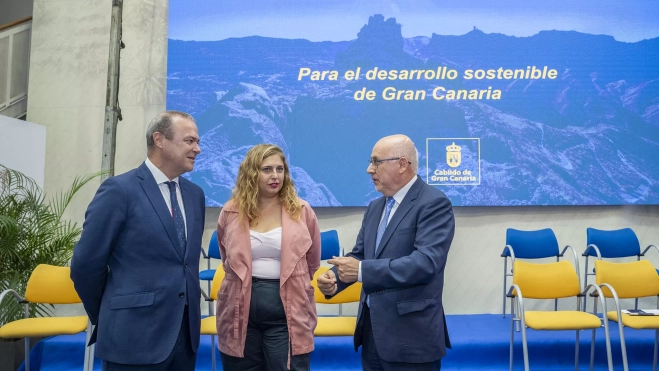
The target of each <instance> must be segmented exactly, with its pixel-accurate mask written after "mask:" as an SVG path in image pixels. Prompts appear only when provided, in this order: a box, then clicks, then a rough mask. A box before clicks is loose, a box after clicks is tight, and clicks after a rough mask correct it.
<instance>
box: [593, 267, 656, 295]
mask: <svg viewBox="0 0 659 371" xmlns="http://www.w3.org/2000/svg"><path fill="white" fill-rule="evenodd" d="M595 277H596V281H597V284H598V285H600V284H602V283H608V284H609V285H611V286H613V288H614V289H615V290H616V293H617V294H618V297H619V298H621V299H629V298H642V297H646V296H655V295H659V274H657V271H656V270H655V269H654V266H653V265H652V263H650V262H649V261H647V260H640V261H635V262H629V263H613V262H608V261H604V260H595ZM602 292H603V293H604V296H606V297H607V298H610V297H612V296H613V295H612V294H611V290H609V289H608V288H607V287H602Z"/></svg>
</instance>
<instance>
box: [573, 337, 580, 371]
mask: <svg viewBox="0 0 659 371" xmlns="http://www.w3.org/2000/svg"><path fill="white" fill-rule="evenodd" d="M576 333H577V339H576V341H575V343H574V371H579V330H577V331H576Z"/></svg>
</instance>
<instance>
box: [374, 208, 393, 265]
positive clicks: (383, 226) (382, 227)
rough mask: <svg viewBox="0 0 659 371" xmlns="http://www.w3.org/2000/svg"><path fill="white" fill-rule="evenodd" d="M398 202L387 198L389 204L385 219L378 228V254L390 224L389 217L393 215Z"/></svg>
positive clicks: (376, 246)
mask: <svg viewBox="0 0 659 371" xmlns="http://www.w3.org/2000/svg"><path fill="white" fill-rule="evenodd" d="M395 202H396V200H394V198H393V197H387V204H386V208H385V210H384V218H382V220H381V221H380V225H379V226H378V234H377V237H376V239H375V252H376V253H377V252H378V248H380V240H381V239H382V236H383V235H384V231H385V229H387V224H389V215H390V214H391V209H392V208H393V207H394V203H395Z"/></svg>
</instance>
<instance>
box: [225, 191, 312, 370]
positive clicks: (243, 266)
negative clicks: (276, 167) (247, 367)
mask: <svg viewBox="0 0 659 371" xmlns="http://www.w3.org/2000/svg"><path fill="white" fill-rule="evenodd" d="M300 202H301V203H302V211H301V217H300V221H296V220H294V219H292V218H291V217H290V216H289V215H288V213H287V212H286V210H285V209H284V208H283V207H282V220H281V224H282V237H281V245H282V249H281V273H280V281H281V283H280V285H281V286H280V295H281V300H282V303H284V310H285V312H286V319H287V323H288V334H289V341H290V344H291V348H292V353H293V355H299V354H305V353H309V352H311V351H312V350H313V349H314V343H313V340H314V338H313V332H314V329H315V328H316V322H317V319H316V302H315V300H314V290H313V287H311V284H310V282H311V279H312V278H313V275H314V273H315V272H316V270H317V269H318V267H319V266H320V231H319V228H318V221H317V220H316V214H315V213H314V212H313V210H312V209H311V207H310V206H309V204H308V203H307V202H305V201H303V200H300ZM237 218H238V208H237V207H236V206H235V205H234V204H233V202H231V201H229V202H227V204H226V205H224V207H223V208H222V212H221V213H220V218H219V220H218V222H217V239H218V241H220V252H221V253H222V263H223V266H224V270H225V272H226V275H225V277H224V281H222V286H221V287H220V291H219V292H218V295H217V308H216V309H217V310H216V313H217V314H216V323H217V339H218V346H219V348H220V351H222V352H223V353H225V354H228V355H231V356H234V357H244V351H245V338H246V336H247V317H248V316H249V305H250V300H251V292H252V249H251V244H250V237H249V227H246V223H241V222H239V221H238V220H237ZM289 361H290V354H289Z"/></svg>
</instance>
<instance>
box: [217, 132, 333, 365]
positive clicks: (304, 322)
mask: <svg viewBox="0 0 659 371" xmlns="http://www.w3.org/2000/svg"><path fill="white" fill-rule="evenodd" d="M217 238H218V241H219V242H220V252H221V255H222V263H223V266H224V270H225V272H226V275H225V278H224V281H223V282H222V286H221V288H220V291H219V292H218V300H217V315H216V317H217V337H218V346H219V348H220V353H221V357H222V367H223V369H224V370H226V371H234V370H235V371H249V370H254V371H256V370H258V371H261V370H268V371H274V370H287V369H289V370H295V371H297V370H309V365H310V361H311V351H312V350H313V349H314V344H313V339H314V338H313V331H314V329H315V327H316V322H317V319H316V303H315V301H314V290H313V288H312V287H311V283H310V282H311V279H312V278H313V275H314V273H315V272H316V270H317V269H318V267H319V266H320V231H319V228H318V221H317V219H316V214H315V213H314V212H313V210H312V209H311V207H310V206H309V204H308V203H307V202H306V201H303V200H302V199H300V198H298V197H297V194H296V192H295V188H294V186H293V180H292V179H291V176H290V172H289V167H288V164H287V163H286V157H285V156H284V153H283V151H282V150H281V149H280V148H279V147H277V146H275V145H271V144H259V145H257V146H254V147H253V148H252V149H250V150H249V151H248V152H247V155H246V157H245V159H244V160H243V162H242V163H241V164H240V168H239V169H238V179H237V181H236V187H235V188H234V190H233V195H232V196H231V199H230V200H229V201H228V202H227V203H226V204H225V205H224V207H223V208H222V212H221V213H220V218H219V220H218V223H217Z"/></svg>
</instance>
